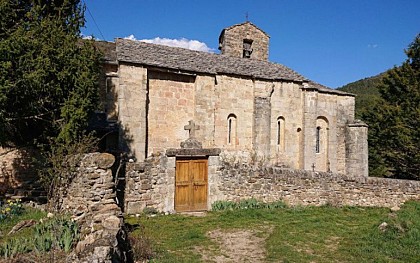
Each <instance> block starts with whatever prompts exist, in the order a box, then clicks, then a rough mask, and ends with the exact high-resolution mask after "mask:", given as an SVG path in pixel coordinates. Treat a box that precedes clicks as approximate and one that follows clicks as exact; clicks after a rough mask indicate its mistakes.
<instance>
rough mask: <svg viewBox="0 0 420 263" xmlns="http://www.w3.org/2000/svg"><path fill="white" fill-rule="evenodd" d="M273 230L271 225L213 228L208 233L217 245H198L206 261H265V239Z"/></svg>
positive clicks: (222, 262)
mask: <svg viewBox="0 0 420 263" xmlns="http://www.w3.org/2000/svg"><path fill="white" fill-rule="evenodd" d="M272 230H273V227H271V226H268V227H260V228H257V229H254V230H237V231H232V230H228V231H222V230H220V229H217V230H213V231H210V232H208V233H207V235H208V237H209V238H210V239H211V240H213V241H214V242H215V243H216V244H217V245H215V246H210V247H208V248H203V247H198V248H197V251H198V252H199V253H200V254H201V255H202V258H203V261H204V262H217V263H224V262H235V263H236V262H255V263H258V262H264V259H265V256H266V251H265V248H264V246H265V239H266V238H267V237H268V236H269V235H270V233H271V232H272Z"/></svg>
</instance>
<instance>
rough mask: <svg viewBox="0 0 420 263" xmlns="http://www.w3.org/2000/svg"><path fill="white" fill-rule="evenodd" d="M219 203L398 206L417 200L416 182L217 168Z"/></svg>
mask: <svg viewBox="0 0 420 263" xmlns="http://www.w3.org/2000/svg"><path fill="white" fill-rule="evenodd" d="M218 175H219V176H220V182H221V183H220V184H219V186H218V189H219V192H218V193H217V194H218V195H219V199H220V200H231V201H237V200H241V199H247V198H251V197H252V198H256V199H259V200H264V201H267V202H269V201H275V200H283V201H285V202H286V203H287V204H289V205H325V204H331V205H350V206H380V207H394V206H400V205H401V204H402V203H404V202H405V201H407V200H410V199H415V200H420V181H410V180H397V179H386V178H375V177H365V176H360V177H358V176H346V175H340V174H331V173H321V172H311V171H303V170H290V169H284V168H277V167H264V168H258V167H253V166H248V165H233V166H231V165H229V164H224V165H223V166H220V169H219V173H218Z"/></svg>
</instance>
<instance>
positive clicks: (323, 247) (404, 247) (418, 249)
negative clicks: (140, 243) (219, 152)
mask: <svg viewBox="0 0 420 263" xmlns="http://www.w3.org/2000/svg"><path fill="white" fill-rule="evenodd" d="M126 221H127V222H128V223H129V224H131V225H135V224H138V225H140V226H141V227H139V228H137V229H136V230H134V231H133V232H132V233H130V235H131V236H132V237H133V238H140V236H141V237H142V238H145V239H146V240H148V242H150V244H151V248H152V250H153V253H151V254H150V256H151V257H152V258H153V259H152V262H201V256H200V253H198V252H197V250H196V247H197V245H200V246H201V247H203V246H204V247H206V248H208V249H209V250H211V251H213V253H218V252H217V250H218V249H217V246H218V245H217V244H216V243H215V241H213V240H211V239H210V238H209V237H207V236H206V233H207V232H208V231H211V230H215V229H221V230H222V231H229V230H242V229H243V230H253V229H261V227H262V226H271V229H272V232H271V233H270V234H269V235H268V237H267V238H266V244H265V249H266V261H267V262H420V202H414V201H412V202H408V203H406V204H405V205H404V206H403V207H402V209H401V210H400V211H398V212H397V213H390V211H389V209H386V208H361V207H342V208H335V207H331V206H323V207H290V208H277V209H246V210H235V211H221V212H210V213H208V214H207V216H205V217H193V216H183V215H169V216H156V217H146V216H142V217H140V218H127V220H126ZM382 222H387V223H388V224H389V226H388V228H387V230H386V231H385V232H382V231H380V230H379V229H378V226H379V225H380V224H381V223H382Z"/></svg>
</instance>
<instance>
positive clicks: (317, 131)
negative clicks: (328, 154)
mask: <svg viewBox="0 0 420 263" xmlns="http://www.w3.org/2000/svg"><path fill="white" fill-rule="evenodd" d="M320 137H321V127H319V126H318V127H316V149H315V150H316V153H319V152H320Z"/></svg>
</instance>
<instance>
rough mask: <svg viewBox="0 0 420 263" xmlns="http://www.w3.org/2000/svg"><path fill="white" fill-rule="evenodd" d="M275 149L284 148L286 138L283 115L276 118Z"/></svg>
mask: <svg viewBox="0 0 420 263" xmlns="http://www.w3.org/2000/svg"><path fill="white" fill-rule="evenodd" d="M276 137H277V141H276V143H277V149H278V150H279V151H284V149H285V138H286V129H285V121H284V117H278V118H277V134H276Z"/></svg>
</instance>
